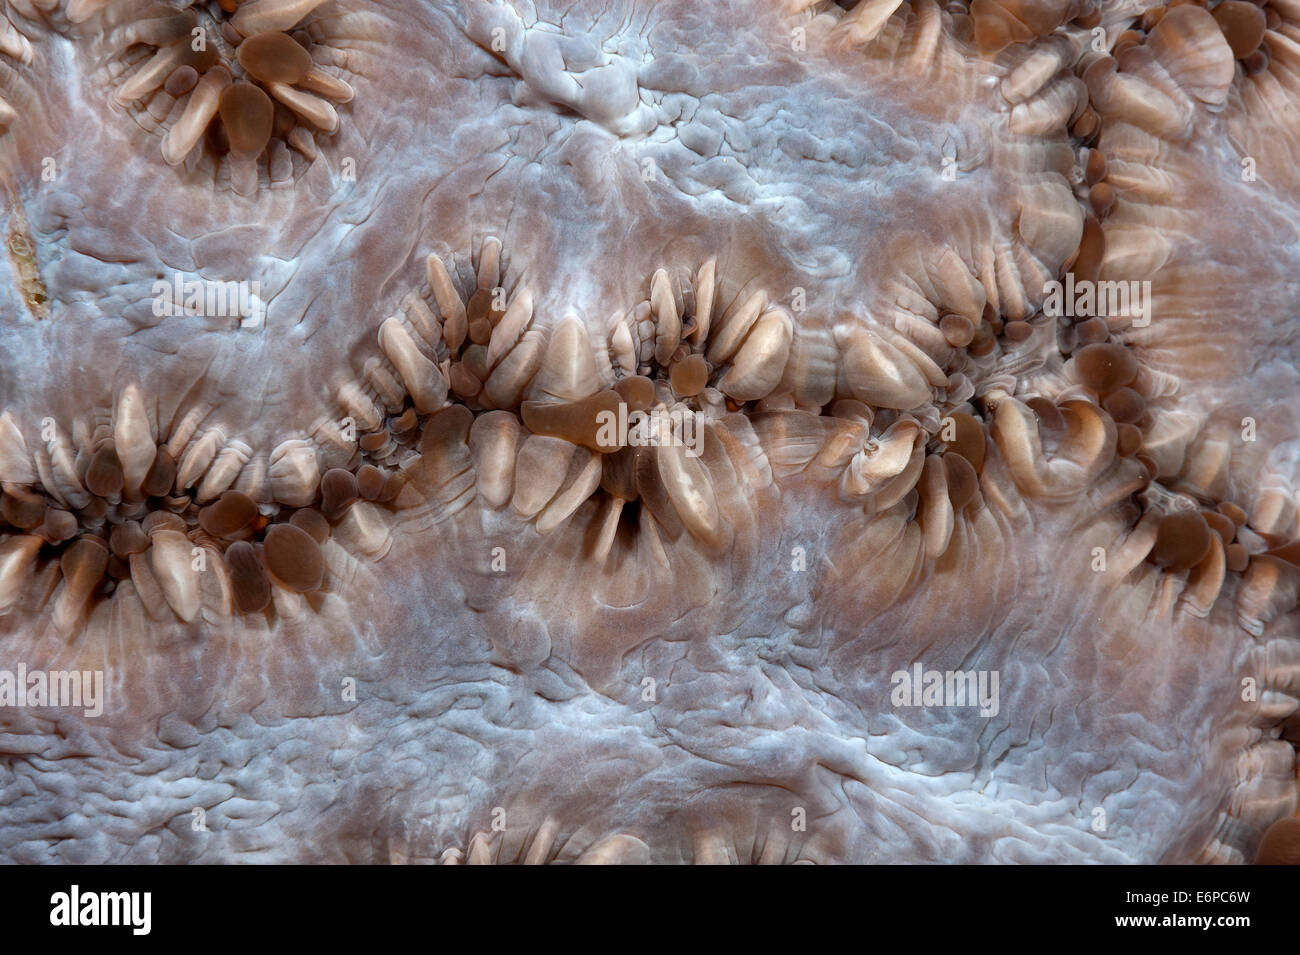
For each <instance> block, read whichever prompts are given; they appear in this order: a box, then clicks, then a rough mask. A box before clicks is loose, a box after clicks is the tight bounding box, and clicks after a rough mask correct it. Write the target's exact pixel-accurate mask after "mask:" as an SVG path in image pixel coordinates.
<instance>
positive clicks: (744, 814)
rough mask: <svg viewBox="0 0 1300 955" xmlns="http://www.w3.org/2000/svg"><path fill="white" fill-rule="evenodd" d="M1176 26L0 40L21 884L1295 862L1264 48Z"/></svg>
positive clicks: (5, 29) (549, 5) (578, 10)
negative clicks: (336, 873) (27, 875)
mask: <svg viewBox="0 0 1300 955" xmlns="http://www.w3.org/2000/svg"><path fill="white" fill-rule="evenodd" d="M981 4H984V5H983V6H982V5H981ZM1154 6H1155V5H1154V4H1151V3H1149V2H1147V0H1103V2H1102V3H1101V4H1100V5H1097V4H1095V3H1092V2H1090V0H1068V2H1067V0H1026V2H1021V3H1011V2H1008V3H1007V4H1006V5H1005V7H1004V6H1003V5H1002V3H1001V0H989V2H988V3H987V4H985V0H975V2H974V3H973V4H969V5H968V4H966V3H964V2H954V3H949V4H946V5H939V4H937V3H935V2H933V0H910V2H902V3H900V2H896V0H859V2H857V3H856V4H855V3H843V4H835V3H830V2H828V0H788V2H785V3H779V2H776V0H747V2H742V0H719V2H716V3H710V4H699V3H693V2H684V0H662V2H654V3H651V2H642V0H608V2H603V0H602V2H594V0H572V2H567V3H566V2H560V0H510V2H504V0H460V2H441V0H396V2H394V3H388V4H371V3H368V2H365V0H326V2H315V3H302V2H298V3H292V2H289V0H250V2H247V3H242V4H236V3H234V2H229V3H226V4H225V5H224V6H223V5H222V4H219V3H217V2H215V0H214V2H197V3H193V4H190V5H185V4H182V3H181V2H180V0H121V2H115V0H109V2H107V3H105V2H103V0H98V2H96V0H71V2H66V0H45V2H40V0H5V2H3V3H2V4H0V13H3V18H2V19H0V179H2V180H3V181H2V183H0V184H2V186H3V188H2V189H0V228H3V231H4V234H5V240H6V252H5V254H6V257H7V258H8V260H9V261H8V266H3V267H0V270H2V271H3V275H0V343H2V345H3V347H0V487H2V488H3V496H2V497H0V502H2V503H3V510H2V512H0V860H3V861H7V862H25V863H30V862H72V863H125V862H149V863H153V862H165V863H177V862H202V863H209V862H232V861H241V862H244V861H246V862H265V863H281V862H314V863H325V862H330V863H334V862H364V863H371V862H442V863H449V862H450V863H459V862H497V863H515V862H579V861H580V862H597V863H627V862H652V863H689V862H738V863H756V862H764V863H768V862H771V863H794V862H815V863H872V862H875V863H887V862H888V863H895V862H922V863H936V862H960V863H1044V862H1069V863H1082V862H1095V863H1112V864H1117V863H1134V862H1145V863H1152V862H1155V863H1187V862H1227V863H1239V862H1250V861H1254V860H1256V858H1257V857H1258V858H1260V859H1261V860H1266V861H1279V860H1280V861H1287V860H1288V859H1290V861H1295V860H1294V852H1295V850H1294V849H1293V848H1292V849H1287V846H1288V845H1290V846H1293V845H1294V844H1296V840H1295V830H1296V829H1297V828H1300V822H1297V821H1296V819H1295V818H1294V817H1295V813H1296V810H1297V782H1296V757H1295V742H1296V741H1297V740H1300V723H1298V722H1297V718H1296V717H1295V716H1294V713H1295V711H1296V709H1297V705H1298V704H1297V697H1298V696H1300V615H1298V613H1297V595H1298V594H1300V518H1298V517H1297V503H1298V502H1300V372H1298V371H1297V368H1300V325H1298V324H1297V320H1296V318H1295V313H1296V304H1297V299H1298V298H1300V285H1298V284H1297V280H1296V278H1295V276H1296V275H1297V274H1298V273H1300V244H1297V241H1296V234H1297V233H1296V230H1297V223H1300V174H1298V173H1297V171H1296V170H1297V169H1298V168H1300V166H1298V165H1297V159H1298V158H1300V157H1298V156H1297V155H1296V146H1295V144H1296V143H1297V142H1300V135H1298V134H1300V129H1298V128H1297V120H1296V118H1295V116H1296V109H1295V107H1296V104H1297V102H1300V3H1297V2H1296V0H1272V2H1271V3H1270V4H1269V5H1267V6H1256V5H1254V4H1246V3H1240V2H1236V0H1223V2H1218V3H1216V2H1214V0H1210V2H1209V3H1206V4H1204V5H1198V4H1196V3H1189V4H1184V5H1182V6H1175V7H1170V8H1168V9H1166V8H1165V7H1164V6H1160V7H1158V8H1156V9H1155V10H1149V9H1148V8H1149V7H1154ZM226 7H229V9H226ZM1008 11H1010V12H1008ZM1098 28H1100V31H1101V36H1100V38H1098V34H1097V30H1098ZM194 31H197V32H198V34H199V35H201V37H202V38H203V40H204V42H203V43H201V44H199V45H200V46H201V47H203V49H200V50H195V49H194V47H193V45H192V38H193V37H194V35H195V32H194ZM308 60H310V63H308ZM20 668H21V669H20ZM20 673H21V674H22V678H21V679H20V676H19V675H20ZM71 673H76V674H78V675H79V677H84V679H85V681H86V687H85V689H86V693H85V694H83V698H82V699H81V700H79V701H75V702H74V701H72V700H71V699H70V698H68V697H67V695H66V694H62V690H66V689H67V686H66V684H65V685H63V686H62V687H60V688H59V689H58V690H56V687H59V678H58V676H57V675H58V674H71ZM32 674H36V676H32ZM96 680H99V681H100V682H99V684H98V685H99V687H100V692H99V694H98V697H99V698H98V702H97V705H95V706H90V705H87V702H88V698H89V696H92V695H94V693H93V692H92V690H91V689H90V688H91V687H94V686H96ZM42 681H44V683H43V684H42ZM37 685H44V687H45V689H44V690H42V691H41V693H40V694H36V695H34V693H35V691H34V690H33V687H34V686H37ZM61 694H62V695H61ZM94 709H99V710H100V712H93V710H94ZM196 820H201V821H202V825H198V824H197V823H196ZM1288 840H1290V842H1288ZM1288 852H1290V853H1292V855H1291V856H1287V853H1288Z"/></svg>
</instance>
